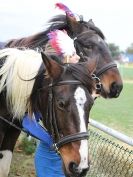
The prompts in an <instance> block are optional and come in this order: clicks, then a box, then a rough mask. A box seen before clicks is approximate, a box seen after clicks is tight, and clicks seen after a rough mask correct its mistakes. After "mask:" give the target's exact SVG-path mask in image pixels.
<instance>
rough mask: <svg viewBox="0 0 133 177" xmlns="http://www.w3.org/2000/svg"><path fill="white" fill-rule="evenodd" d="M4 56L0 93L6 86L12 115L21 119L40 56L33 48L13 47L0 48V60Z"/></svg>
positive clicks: (40, 61)
mask: <svg viewBox="0 0 133 177" xmlns="http://www.w3.org/2000/svg"><path fill="white" fill-rule="evenodd" d="M4 57H5V58H6V61H5V63H4V65H3V66H2V68H1V69H0V77H1V80H0V93H1V92H2V90H3V89H4V88H5V87H6V90H7V94H6V101H7V105H8V108H9V109H10V111H11V112H12V114H13V116H14V117H16V118H19V119H21V118H22V117H23V116H24V114H25V112H26V111H27V109H28V106H27V99H28V98H29V96H30V94H31V92H32V88H33V85H34V82H35V79H33V80H30V79H32V78H34V77H35V76H36V75H37V73H38V71H39V68H40V66H41V64H42V58H41V55H40V54H39V53H37V52H35V51H33V50H29V49H28V50H19V49H15V48H7V49H3V50H0V60H1V59H2V58H4ZM25 80H26V81H25ZM28 80H30V81H28Z"/></svg>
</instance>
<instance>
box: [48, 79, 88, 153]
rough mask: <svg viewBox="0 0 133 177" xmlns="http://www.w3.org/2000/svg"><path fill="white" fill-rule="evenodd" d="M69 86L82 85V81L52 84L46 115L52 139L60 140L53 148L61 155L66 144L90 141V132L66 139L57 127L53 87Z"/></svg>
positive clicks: (68, 136) (79, 133) (76, 134)
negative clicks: (60, 151) (61, 150)
mask: <svg viewBox="0 0 133 177" xmlns="http://www.w3.org/2000/svg"><path fill="white" fill-rule="evenodd" d="M67 84H73V85H75V84H77V85H81V84H82V83H81V82H80V81H76V80H68V81H60V82H58V83H57V84H52V83H51V84H50V87H49V93H48V109H47V114H46V120H49V122H46V124H47V125H46V126H47V127H48V125H50V132H51V133H52V137H53V138H54V139H56V138H57V139H58V141H57V142H54V144H53V148H54V149H55V151H56V152H57V153H59V149H60V147H62V146H63V145H65V144H68V143H71V142H75V141H80V140H82V139H88V137H89V135H88V132H78V133H74V134H71V135H67V136H64V137H61V136H60V133H59V129H58V125H57V117H56V115H55V109H54V93H53V87H54V86H60V85H67Z"/></svg>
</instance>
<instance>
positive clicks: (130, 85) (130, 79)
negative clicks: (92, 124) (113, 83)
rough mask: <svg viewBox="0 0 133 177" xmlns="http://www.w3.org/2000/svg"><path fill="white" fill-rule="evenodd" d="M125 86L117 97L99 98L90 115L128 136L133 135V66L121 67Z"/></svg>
mask: <svg viewBox="0 0 133 177" xmlns="http://www.w3.org/2000/svg"><path fill="white" fill-rule="evenodd" d="M120 72H121V73H122V77H123V80H124V88H123V91H122V93H121V95H120V96H119V98H117V99H108V100H105V99H103V98H99V99H97V100H96V101H95V104H94V106H93V108H92V111H91V114H90V117H91V118H93V119H95V120H97V121H99V122H101V123H103V124H105V125H107V126H109V127H111V128H114V129H116V130H118V131H121V132H123V133H125V134H126V135H128V136H133V67H130V66H129V67H123V66H121V67H120Z"/></svg>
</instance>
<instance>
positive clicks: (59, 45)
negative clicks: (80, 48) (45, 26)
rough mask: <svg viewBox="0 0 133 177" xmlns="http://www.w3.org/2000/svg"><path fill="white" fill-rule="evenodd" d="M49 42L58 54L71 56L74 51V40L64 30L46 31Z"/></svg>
mask: <svg viewBox="0 0 133 177" xmlns="http://www.w3.org/2000/svg"><path fill="white" fill-rule="evenodd" d="M48 38H49V43H50V45H51V47H52V48H53V49H55V51H56V53H57V54H58V55H63V56H68V55H69V56H72V55H73V54H74V53H76V50H75V48H74V41H73V39H71V38H70V37H69V36H68V35H67V32H66V31H65V30H55V31H51V32H49V33H48Z"/></svg>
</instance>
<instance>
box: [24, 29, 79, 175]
mask: <svg viewBox="0 0 133 177" xmlns="http://www.w3.org/2000/svg"><path fill="white" fill-rule="evenodd" d="M48 38H49V41H48V44H47V45H46V48H45V53H46V54H47V55H50V56H51V58H53V59H55V60H58V59H59V61H58V62H61V63H62V64H63V63H77V62H79V59H80V57H79V56H78V55H77V53H76V50H75V48H74V41H73V40H72V39H71V38H70V37H69V36H68V35H67V32H66V31H64V30H55V31H51V32H50V33H49V34H48ZM64 41H65V42H64ZM55 56H57V57H55ZM34 115H35V119H33V120H34V121H35V122H32V123H31V121H30V123H29V119H28V118H27V116H26V117H24V119H23V127H24V128H25V129H26V130H27V131H29V133H30V134H31V135H32V136H34V137H39V138H38V139H40V142H39V144H38V146H37V148H36V151H35V156H34V164H35V171H36V175H37V177H65V175H64V173H63V169H62V160H61V157H60V156H59V155H58V154H57V153H56V151H55V150H53V149H51V144H52V138H51V137H50V135H49V134H48V133H47V132H44V130H41V129H40V126H39V125H36V126H35V124H36V122H37V121H38V120H39V119H38V117H41V115H39V114H36V113H35V114H34ZM36 120H37V121H36Z"/></svg>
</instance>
